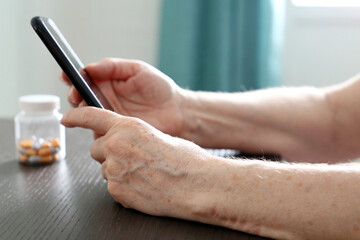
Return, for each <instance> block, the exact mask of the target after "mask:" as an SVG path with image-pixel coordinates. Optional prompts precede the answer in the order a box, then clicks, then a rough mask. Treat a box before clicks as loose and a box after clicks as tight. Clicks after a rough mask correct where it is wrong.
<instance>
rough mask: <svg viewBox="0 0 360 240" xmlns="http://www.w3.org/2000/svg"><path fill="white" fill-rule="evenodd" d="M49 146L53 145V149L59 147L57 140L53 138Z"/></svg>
mask: <svg viewBox="0 0 360 240" xmlns="http://www.w3.org/2000/svg"><path fill="white" fill-rule="evenodd" d="M51 145H53V146H54V147H60V142H59V140H58V139H57V138H54V139H53V140H51Z"/></svg>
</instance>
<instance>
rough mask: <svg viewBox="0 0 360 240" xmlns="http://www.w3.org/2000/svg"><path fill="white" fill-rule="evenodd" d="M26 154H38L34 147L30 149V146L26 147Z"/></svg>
mask: <svg viewBox="0 0 360 240" xmlns="http://www.w3.org/2000/svg"><path fill="white" fill-rule="evenodd" d="M26 155H29V156H33V155H38V151H37V150H35V149H32V148H28V149H27V150H26Z"/></svg>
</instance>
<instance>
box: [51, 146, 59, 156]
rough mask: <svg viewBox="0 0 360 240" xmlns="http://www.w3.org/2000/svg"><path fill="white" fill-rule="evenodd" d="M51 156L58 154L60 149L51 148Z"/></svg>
mask: <svg viewBox="0 0 360 240" xmlns="http://www.w3.org/2000/svg"><path fill="white" fill-rule="evenodd" d="M50 149H51V154H56V153H58V152H60V147H51V148H50Z"/></svg>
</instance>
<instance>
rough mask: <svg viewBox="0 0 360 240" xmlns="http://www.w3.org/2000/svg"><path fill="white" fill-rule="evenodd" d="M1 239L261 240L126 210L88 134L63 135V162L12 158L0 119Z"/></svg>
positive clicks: (10, 130)
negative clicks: (41, 163) (39, 162)
mask: <svg viewBox="0 0 360 240" xmlns="http://www.w3.org/2000/svg"><path fill="white" fill-rule="evenodd" d="M0 136H1V137H0V239H11V240H15V239H264V238H260V237H257V236H252V235H248V234H245V233H242V232H238V231H233V230H229V229H226V228H221V227H216V226H212V225H206V224H201V223H196V222H191V221H184V220H179V219H173V218H164V217H154V216H149V215H146V214H143V213H140V212H138V211H135V210H130V209H125V208H123V207H122V206H121V205H120V204H118V203H116V202H115V201H114V200H113V199H112V198H111V196H110V195H109V194H108V192H107V185H106V181H105V180H103V178H102V176H101V166H100V164H99V163H97V162H95V161H93V160H92V159H91V157H90V154H89V151H88V150H89V147H90V145H91V142H92V133H91V132H90V131H88V130H83V129H68V130H67V132H66V141H67V146H66V147H67V157H66V160H62V161H59V162H57V163H54V164H51V165H46V166H38V167H34V166H25V165H21V164H19V163H18V161H17V160H15V143H14V142H15V140H14V127H13V121H12V120H11V119H2V120H0Z"/></svg>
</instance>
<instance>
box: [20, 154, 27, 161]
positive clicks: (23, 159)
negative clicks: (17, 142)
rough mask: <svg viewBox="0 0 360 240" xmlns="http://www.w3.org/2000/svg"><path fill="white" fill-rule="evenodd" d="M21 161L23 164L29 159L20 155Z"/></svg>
mask: <svg viewBox="0 0 360 240" xmlns="http://www.w3.org/2000/svg"><path fill="white" fill-rule="evenodd" d="M19 160H20V161H21V162H26V161H27V160H28V157H27V156H26V155H23V154H20V156H19Z"/></svg>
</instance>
